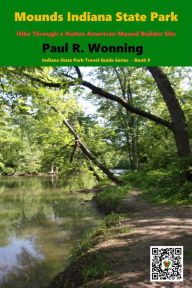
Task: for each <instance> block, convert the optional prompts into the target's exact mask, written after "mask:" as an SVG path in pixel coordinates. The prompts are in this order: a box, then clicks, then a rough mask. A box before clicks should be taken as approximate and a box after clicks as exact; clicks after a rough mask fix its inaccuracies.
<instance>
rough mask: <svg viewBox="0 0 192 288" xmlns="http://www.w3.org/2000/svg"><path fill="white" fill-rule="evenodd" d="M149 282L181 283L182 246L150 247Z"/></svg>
mask: <svg viewBox="0 0 192 288" xmlns="http://www.w3.org/2000/svg"><path fill="white" fill-rule="evenodd" d="M150 281H183V246H151V247H150Z"/></svg>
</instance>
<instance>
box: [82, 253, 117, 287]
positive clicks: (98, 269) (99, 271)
mask: <svg viewBox="0 0 192 288" xmlns="http://www.w3.org/2000/svg"><path fill="white" fill-rule="evenodd" d="M110 268H111V264H110V261H109V260H107V259H106V257H105V256H104V255H102V254H101V253H97V254H96V253H94V254H93V255H91V257H89V264H88V265H84V266H83V267H82V273H83V283H86V282H88V281H90V280H95V279H103V278H104V277H105V276H106V275H107V274H109V272H110Z"/></svg>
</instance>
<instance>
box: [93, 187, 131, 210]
mask: <svg viewBox="0 0 192 288" xmlns="http://www.w3.org/2000/svg"><path fill="white" fill-rule="evenodd" d="M131 189H132V186H131V185H130V184H127V185H123V186H114V187H107V188H106V189H104V190H103V191H102V192H100V193H98V194H97V196H96V203H97V206H98V207H99V209H100V210H102V211H103V212H104V213H105V214H109V213H110V212H112V211H116V210H117V208H118V207H119V206H120V204H121V202H122V200H123V198H124V197H125V196H127V195H128V194H129V193H130V192H131Z"/></svg>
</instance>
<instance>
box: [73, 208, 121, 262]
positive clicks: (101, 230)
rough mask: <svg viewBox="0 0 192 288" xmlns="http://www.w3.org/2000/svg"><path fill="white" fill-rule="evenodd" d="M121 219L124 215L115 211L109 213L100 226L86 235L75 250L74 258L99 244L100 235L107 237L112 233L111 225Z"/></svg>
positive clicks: (100, 222) (117, 223)
mask: <svg viewBox="0 0 192 288" xmlns="http://www.w3.org/2000/svg"><path fill="white" fill-rule="evenodd" d="M121 219H122V215H120V214H118V213H114V212H111V213H110V214H109V215H107V216H106V217H104V218H103V219H101V220H100V221H99V225H98V227H96V228H94V229H93V230H92V232H90V233H89V234H87V235H86V237H85V238H84V239H83V240H82V241H81V242H80V243H79V245H78V246H77V247H76V248H75V249H74V250H73V253H72V258H73V259H74V260H75V259H77V258H78V257H80V256H82V255H84V254H85V253H86V252H87V251H88V250H90V249H91V248H92V247H93V246H95V245H96V244H97V242H98V237H101V236H103V237H107V235H108V233H110V227H111V226H114V225H119V224H120V220H121Z"/></svg>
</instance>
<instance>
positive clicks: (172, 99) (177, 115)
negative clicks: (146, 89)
mask: <svg viewBox="0 0 192 288" xmlns="http://www.w3.org/2000/svg"><path fill="white" fill-rule="evenodd" d="M147 69H148V70H149V72H150V73H151V74H152V76H153V78H154V79H155V82H156V84H157V86H158V88H159V90H160V92H161V94H162V96H163V99H164V101H165V103H166V105H167V108H168V110H169V113H170V116H171V119H172V127H173V128H172V131H173V135H174V138H175V142H176V146H177V150H178V153H179V155H180V156H181V157H188V156H189V155H190V145H189V135H188V131H187V124H186V119H185V116H184V113H183V111H182V109H181V106H180V104H179V101H178V100H177V98H176V94H175V91H174V90H173V88H172V86H171V84H170V82H169V79H168V78H167V75H166V74H165V73H164V72H163V71H162V69H161V68H159V67H148V68H147Z"/></svg>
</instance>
